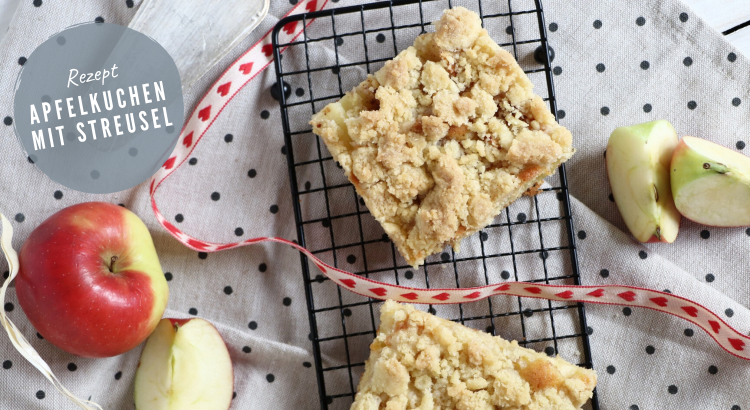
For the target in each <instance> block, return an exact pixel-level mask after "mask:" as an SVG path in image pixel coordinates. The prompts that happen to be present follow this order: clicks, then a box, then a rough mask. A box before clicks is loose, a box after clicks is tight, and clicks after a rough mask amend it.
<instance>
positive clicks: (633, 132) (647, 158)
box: [606, 120, 680, 243]
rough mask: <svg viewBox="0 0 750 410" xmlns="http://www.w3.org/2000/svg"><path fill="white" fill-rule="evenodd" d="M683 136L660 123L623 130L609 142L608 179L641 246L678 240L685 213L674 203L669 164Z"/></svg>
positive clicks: (617, 201)
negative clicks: (681, 214) (682, 217)
mask: <svg viewBox="0 0 750 410" xmlns="http://www.w3.org/2000/svg"><path fill="white" fill-rule="evenodd" d="M677 142H678V140H677V133H676V132H675V130H674V127H672V124H670V123H669V122H668V121H664V120H659V121H651V122H647V123H643V124H637V125H631V126H629V127H619V128H617V129H615V130H614V131H613V132H612V135H610V137H609V143H608V144H607V154H606V162H607V175H608V176H609V184H610V186H611V187H612V196H614V198H615V203H616V204H617V209H619V210H620V214H621V215H622V219H623V220H625V224H626V225H627V226H628V229H629V230H630V233H632V234H633V236H634V237H635V238H636V239H637V240H639V241H641V242H668V243H672V242H674V240H675V238H677V232H678V231H679V229H680V213H679V212H678V211H677V208H676V207H675V204H674V201H673V200H672V190H671V187H670V184H669V164H670V160H671V158H672V152H673V151H674V149H675V147H676V146H677Z"/></svg>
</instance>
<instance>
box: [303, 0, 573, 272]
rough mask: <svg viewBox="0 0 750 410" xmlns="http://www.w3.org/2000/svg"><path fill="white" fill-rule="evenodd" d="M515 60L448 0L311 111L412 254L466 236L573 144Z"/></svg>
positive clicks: (316, 128)
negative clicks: (430, 20) (422, 29)
mask: <svg viewBox="0 0 750 410" xmlns="http://www.w3.org/2000/svg"><path fill="white" fill-rule="evenodd" d="M532 89H533V85H532V84H531V82H530V81H529V79H528V77H526V74H524V72H523V70H521V68H520V67H519V66H518V63H517V62H516V61H515V60H514V59H513V57H512V56H511V55H510V53H508V52H507V51H505V50H503V49H502V48H500V47H499V46H498V45H497V44H496V43H495V42H494V41H492V39H491V38H490V37H489V35H488V34H487V31H486V30H484V29H482V27H481V24H480V19H479V16H477V15H476V14H475V13H473V12H471V11H469V10H467V9H465V8H462V7H456V8H454V9H451V10H447V11H446V12H445V13H444V14H443V17H442V18H441V19H440V21H439V22H437V23H436V31H435V32H434V33H426V34H423V35H421V36H419V37H417V39H416V40H415V42H414V46H412V47H409V48H407V49H406V50H404V51H403V52H401V53H400V54H399V55H398V56H396V57H395V58H394V59H393V60H391V61H388V62H387V63H386V64H385V65H384V67H383V68H381V69H380V70H378V71H377V72H376V73H375V74H374V75H370V76H368V77H367V79H366V80H365V81H363V82H362V83H361V84H360V85H358V86H357V87H355V88H354V89H353V90H352V91H350V92H348V93H347V94H346V96H344V97H343V98H342V99H341V100H339V101H337V102H335V103H331V104H329V105H328V106H326V107H325V108H323V110H321V111H320V112H319V113H317V114H315V115H314V116H313V118H312V121H311V122H310V123H311V124H312V125H313V132H314V133H315V134H317V135H319V136H320V137H321V138H322V139H323V141H324V142H325V143H326V146H327V147H328V149H329V151H330V152H331V154H332V155H333V158H334V159H335V160H336V161H338V162H339V164H341V166H342V168H343V169H344V171H345V172H346V174H347V177H348V178H349V180H350V181H351V182H352V183H353V184H354V186H355V187H356V189H357V193H359V195H360V196H361V197H362V198H363V199H364V201H365V204H366V205H367V207H368V209H369V210H370V212H371V214H372V215H373V216H374V217H375V218H376V219H377V220H378V221H379V222H380V223H381V225H382V226H383V229H384V230H385V232H386V233H387V234H388V235H389V236H390V238H391V239H392V240H393V242H394V243H395V244H396V246H397V247H398V250H399V252H400V253H401V255H402V256H403V257H404V259H405V260H406V261H407V262H408V263H409V264H411V265H413V266H417V265H421V264H422V263H424V259H425V258H426V257H427V256H429V255H431V254H434V253H436V252H440V251H442V250H443V248H444V247H445V246H446V245H452V246H453V247H454V248H458V245H459V243H460V241H461V239H463V238H464V237H466V236H469V235H472V234H474V233H476V232H477V231H479V230H480V229H482V228H483V227H485V226H486V225H487V224H489V223H490V222H491V221H492V219H493V218H494V217H495V216H496V215H498V214H499V213H500V211H501V210H502V209H503V208H505V207H506V206H508V204H510V203H511V202H512V201H514V200H516V199H517V198H518V197H520V196H521V195H522V194H523V193H524V192H527V191H529V190H530V189H531V188H532V187H534V186H536V185H537V184H538V183H540V182H541V181H542V179H543V178H544V177H546V176H548V175H550V174H552V173H553V172H554V171H555V170H556V169H557V167H558V166H559V165H560V164H561V163H562V162H564V161H565V160H567V159H568V158H570V156H571V155H573V149H572V147H571V141H572V138H571V136H570V132H569V131H568V130H566V129H565V128H563V127H561V126H560V125H559V124H557V123H556V122H555V120H554V116H553V115H552V114H551V113H550V111H549V109H548V108H547V105H546V104H545V103H544V101H543V100H542V99H541V98H540V97H539V96H536V95H534V93H533V91H532Z"/></svg>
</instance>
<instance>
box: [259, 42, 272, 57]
mask: <svg viewBox="0 0 750 410" xmlns="http://www.w3.org/2000/svg"><path fill="white" fill-rule="evenodd" d="M260 51H262V52H263V54H265V55H266V57H271V54H273V46H272V45H271V44H266V45H264V46H263V47H261V48H260Z"/></svg>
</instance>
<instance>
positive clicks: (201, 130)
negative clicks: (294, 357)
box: [149, 0, 750, 360]
mask: <svg viewBox="0 0 750 410" xmlns="http://www.w3.org/2000/svg"><path fill="white" fill-rule="evenodd" d="M326 3H327V0H303V1H301V2H300V3H299V4H297V5H296V6H295V7H294V8H293V9H292V10H291V11H290V12H289V13H288V14H287V15H291V14H298V13H302V12H312V11H318V10H321V9H322V8H323V7H324V6H325V5H326ZM310 22H312V21H310ZM308 24H309V23H308ZM303 30H304V27H302V23H301V22H299V21H295V22H292V23H289V24H287V26H285V27H284V28H283V29H282V31H281V32H280V33H279V38H280V39H281V40H282V41H283V42H284V43H289V42H291V41H294V39H296V38H297V37H298V36H299V35H300V34H302V33H303ZM282 52H283V50H282ZM272 55H273V49H272V44H271V31H269V32H268V33H266V35H265V36H264V37H263V38H262V39H261V40H260V41H258V42H257V43H255V44H254V45H253V46H252V47H250V49H249V50H248V51H247V52H245V54H243V55H242V56H240V58H238V59H237V60H236V61H235V62H234V63H232V65H230V66H229V68H227V70H226V71H224V73H223V74H222V75H221V77H220V78H219V79H218V80H217V81H216V82H215V83H214V84H213V85H212V86H211V88H210V89H209V91H208V93H207V94H206V95H205V96H203V99H201V101H200V102H199V103H198V105H197V106H196V108H195V110H194V111H193V113H192V114H191V115H190V118H188V120H187V122H186V123H185V126H184V128H183V129H182V132H181V134H180V137H179V140H178V145H177V147H176V148H175V150H174V152H173V153H172V156H171V157H169V159H167V161H166V162H165V163H164V165H163V166H162V168H161V169H159V171H158V172H157V173H156V174H155V175H154V177H153V178H152V180H151V183H150V185H149V194H150V196H151V207H152V208H153V210H154V214H155V215H156V219H157V220H158V221H159V223H160V224H161V225H162V226H163V227H164V228H166V229H167V231H169V233H170V234H172V236H174V237H175V238H176V239H177V240H178V241H180V242H182V243H183V244H184V245H185V246H187V247H188V248H190V249H193V250H196V251H199V252H216V251H221V250H224V249H232V248H237V247H240V246H245V245H252V244H256V243H260V242H279V243H283V244H286V245H289V246H292V247H294V248H296V249H297V250H299V251H300V252H302V253H303V254H305V256H307V257H308V258H310V259H311V260H312V261H313V262H314V263H315V265H316V266H317V267H318V269H320V271H321V272H323V274H325V275H326V276H327V277H328V278H329V279H331V280H332V281H334V282H336V283H337V284H338V285H339V286H341V287H343V288H345V289H348V290H349V291H351V292H354V293H357V294H360V295H362V296H367V297H371V298H375V299H393V300H397V301H399V302H411V303H431V304H450V303H464V302H470V301H475V300H480V299H484V298H488V297H490V296H496V295H511V296H521V297H529V298H541V299H548V300H557V301H571V302H587V303H599V304H608V305H624V306H635V307H643V308H648V309H653V310H658V311H660V312H664V313H669V314H671V315H674V316H677V317H680V318H682V319H685V320H687V321H689V322H691V323H693V324H695V325H696V326H698V327H700V328H701V329H703V330H705V331H706V333H708V334H709V335H710V336H711V337H712V338H713V339H714V340H715V341H716V343H718V344H719V345H720V346H721V347H722V348H723V349H724V350H726V351H727V352H729V353H731V354H733V355H735V356H737V357H739V358H742V359H746V360H750V337H748V336H745V335H743V334H741V333H739V332H738V331H737V330H735V329H734V328H732V327H731V326H730V325H729V324H727V323H726V322H725V321H724V320H723V319H721V318H720V317H719V316H718V315H717V314H715V313H714V312H712V311H711V310H709V309H707V308H705V307H703V306H702V305H700V304H698V303H696V302H693V301H691V300H689V299H685V298H683V297H680V296H676V295H673V294H670V293H665V292H659V291H656V290H651V289H643V288H636V287H630V286H618V285H605V286H558V285H548V284H531V283H525V282H506V283H498V284H494V285H487V286H480V287H475V288H461V289H455V288H453V289H420V288H410V287H405V286H398V285H392V284H388V283H383V282H378V281H374V280H371V279H368V278H365V277H362V276H359V275H355V274H353V273H350V272H347V271H344V270H341V269H338V268H335V267H333V266H330V265H328V264H326V263H325V262H323V261H321V260H320V259H318V258H317V257H316V256H315V255H313V253H312V252H310V251H308V250H307V249H305V248H303V247H301V246H299V245H297V244H296V243H294V242H291V241H288V240H286V239H282V238H271V237H268V238H253V239H247V240H245V241H242V242H234V243H212V242H206V241H203V240H200V239H197V238H193V237H191V236H189V235H187V234H185V233H184V232H182V231H181V230H179V229H178V228H177V227H175V226H174V225H172V224H171V223H169V222H168V221H167V220H166V219H165V218H164V216H163V215H162V214H161V212H160V211H159V208H158V207H157V205H156V200H155V199H154V194H155V193H156V190H157V189H158V188H159V186H160V185H161V184H162V182H164V180H165V179H167V177H169V176H170V175H171V174H172V173H173V172H175V171H176V170H177V168H178V167H179V166H180V165H182V163H183V162H185V160H187V159H188V157H189V156H190V154H191V153H192V152H193V150H194V149H195V147H196V145H197V144H198V141H200V140H201V138H203V136H204V135H205V134H206V131H208V129H209V127H210V126H211V124H213V122H214V121H215V120H216V118H217V117H218V116H219V114H220V113H221V111H222V110H224V108H225V107H226V106H227V104H229V102H230V101H231V100H232V98H233V97H234V96H235V95H236V94H237V92H239V90H240V89H241V88H242V87H244V86H245V84H247V83H248V82H249V81H250V80H252V79H253V78H254V77H255V76H256V75H257V74H258V73H260V72H261V71H263V70H264V69H265V68H266V67H268V65H269V64H271V62H272V61H273V58H272Z"/></svg>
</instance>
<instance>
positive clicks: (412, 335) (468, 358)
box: [351, 300, 596, 410]
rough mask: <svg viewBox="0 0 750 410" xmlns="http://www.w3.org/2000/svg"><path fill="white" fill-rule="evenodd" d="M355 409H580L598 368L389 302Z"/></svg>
mask: <svg viewBox="0 0 750 410" xmlns="http://www.w3.org/2000/svg"><path fill="white" fill-rule="evenodd" d="M370 349H371V354H370V358H369V359H368V360H367V363H366V364H365V372H364V374H363V375H362V379H361V380H360V383H359V387H358V390H357V395H356V397H355V401H354V403H353V404H352V407H351V410H407V409H419V410H428V409H434V410H437V409H444V410H448V409H456V410H493V409H514V410H542V409H548V410H549V409H554V410H576V409H579V408H580V407H581V406H582V405H583V404H584V403H586V402H587V401H588V400H589V399H590V398H591V397H592V391H593V389H594V386H595V385H596V373H595V372H594V371H593V370H588V369H583V368H580V367H577V366H575V365H572V364H570V363H568V362H566V361H565V360H563V359H561V358H560V357H548V356H547V355H545V354H542V353H538V352H535V351H533V350H531V349H526V348H523V347H520V346H518V343H517V342H515V341H512V342H509V341H507V340H504V339H502V338H500V337H492V336H491V335H489V334H487V333H483V332H479V331H477V330H473V329H470V328H467V327H465V326H462V325H460V324H457V323H454V322H451V321H448V320H445V319H440V318H437V317H435V316H433V315H430V314H428V313H425V312H422V311H418V310H416V309H414V307H412V306H410V305H402V304H399V303H396V302H394V301H390V300H389V301H386V302H385V304H384V305H383V306H382V307H381V317H380V329H379V330H378V335H377V337H376V338H375V340H374V341H373V343H372V345H371V346H370Z"/></svg>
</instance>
